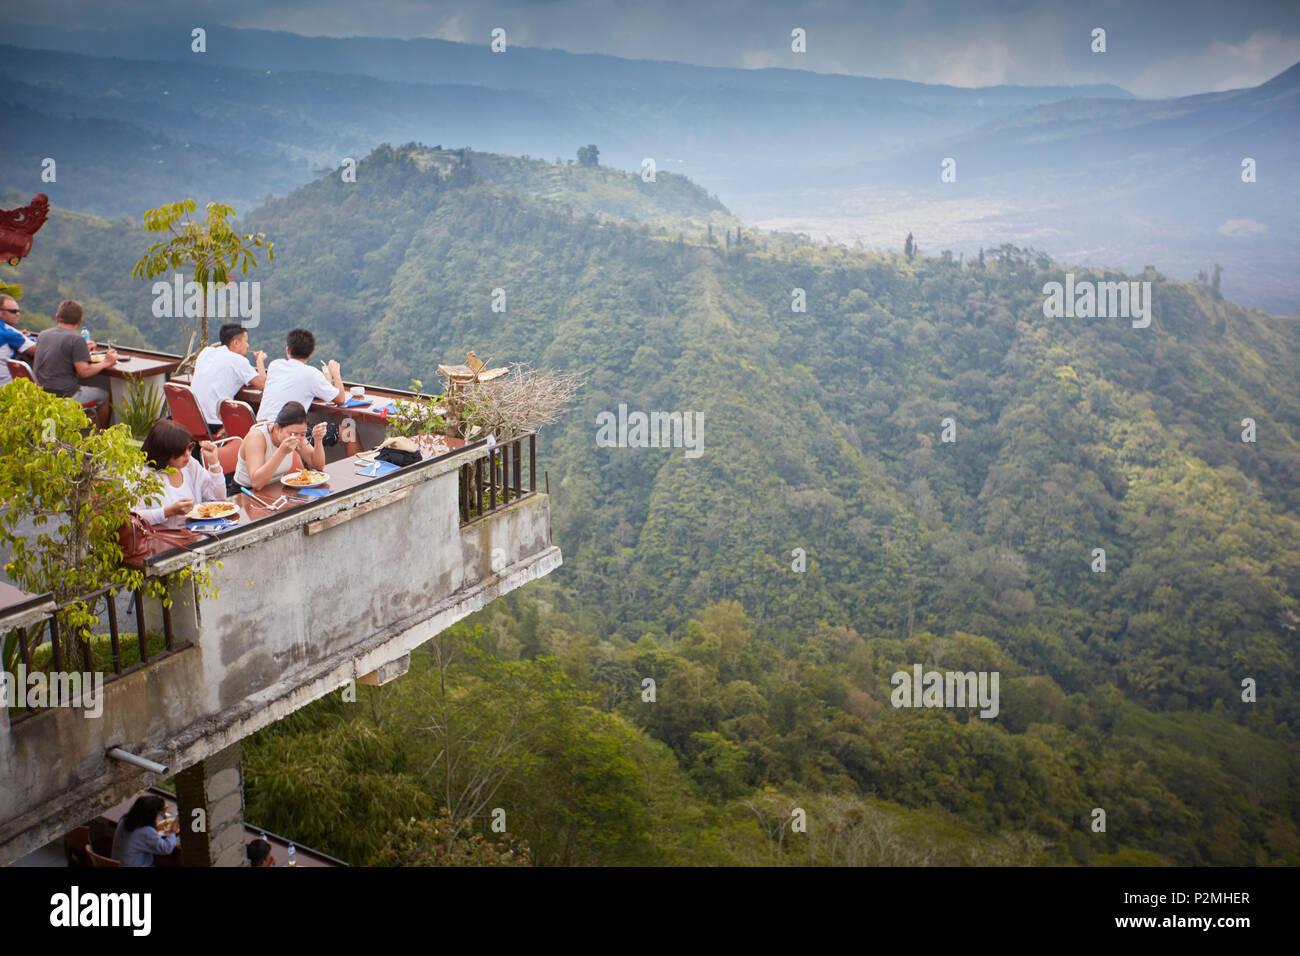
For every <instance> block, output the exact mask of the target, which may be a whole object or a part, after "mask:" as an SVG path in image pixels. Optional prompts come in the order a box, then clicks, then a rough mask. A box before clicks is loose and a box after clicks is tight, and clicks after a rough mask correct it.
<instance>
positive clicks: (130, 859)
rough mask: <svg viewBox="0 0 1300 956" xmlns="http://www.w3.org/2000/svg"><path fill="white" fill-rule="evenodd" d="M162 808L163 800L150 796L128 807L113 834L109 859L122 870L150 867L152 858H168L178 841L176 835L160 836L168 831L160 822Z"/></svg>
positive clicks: (164, 804)
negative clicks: (164, 830) (114, 861)
mask: <svg viewBox="0 0 1300 956" xmlns="http://www.w3.org/2000/svg"><path fill="white" fill-rule="evenodd" d="M166 808H167V804H166V803H165V802H164V801H163V798H162V797H156V796H154V795H153V794H151V793H150V794H145V795H144V796H143V797H140V798H139V799H137V800H136V801H135V803H133V804H131V809H130V810H128V811H127V812H126V816H124V817H122V819H121V820H119V821H118V823H117V830H116V831H115V832H114V833H113V850H112V856H113V859H115V860H117V862H119V863H121V864H122V865H123V866H153V865H154V857H155V856H170V855H171V853H172V851H174V850H175V849H176V847H178V846H180V842H181V838H180V834H179V833H167V834H163V833H161V832H160V830H161V829H171V827H170V826H169V825H168V824H167V823H165V821H164V820H163V813H164V811H165V810H166Z"/></svg>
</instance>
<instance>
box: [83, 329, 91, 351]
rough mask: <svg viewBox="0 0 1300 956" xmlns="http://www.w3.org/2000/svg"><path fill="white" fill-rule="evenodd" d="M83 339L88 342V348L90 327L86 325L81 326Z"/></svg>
mask: <svg viewBox="0 0 1300 956" xmlns="http://www.w3.org/2000/svg"><path fill="white" fill-rule="evenodd" d="M81 341H83V342H85V343H86V347H87V348H89V347H90V329H88V328H86V327H85V326H84V325H83V326H82V327H81Z"/></svg>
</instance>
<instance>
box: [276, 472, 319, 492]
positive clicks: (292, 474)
mask: <svg viewBox="0 0 1300 956" xmlns="http://www.w3.org/2000/svg"><path fill="white" fill-rule="evenodd" d="M308 470H309V471H310V470H312V469H308ZM300 474H302V472H300V471H290V472H286V473H285V475H284V477H282V478H281V479H280V484H282V485H284V487H286V488H291V489H294V490H297V489H299V488H315V487H317V486H318V485H325V484H329V480H330V476H329V475H325V477H324V478H321V479H320V480H319V481H313V482H311V483H309V484H305V485H300V484H296V483H295V484H292V485H291V484H289V483H288V482H286V481H285V480H284V479H285V478H293V477H295V476H297V475H300ZM321 474H322V475H324V474H325V473H324V472H321Z"/></svg>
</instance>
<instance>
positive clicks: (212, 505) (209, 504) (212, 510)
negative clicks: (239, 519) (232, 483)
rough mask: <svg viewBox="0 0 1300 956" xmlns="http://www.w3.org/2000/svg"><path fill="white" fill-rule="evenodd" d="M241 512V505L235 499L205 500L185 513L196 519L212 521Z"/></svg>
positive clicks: (231, 516)
mask: <svg viewBox="0 0 1300 956" xmlns="http://www.w3.org/2000/svg"><path fill="white" fill-rule="evenodd" d="M237 514H239V505H237V504H235V503H234V502H233V501H205V502H204V503H203V504H201V505H195V506H194V507H193V508H191V509H190V510H189V511H188V512H187V513H186V515H185V517H187V518H192V519H194V520H195V521H211V520H212V519H214V518H233V517H234V516H235V515H237Z"/></svg>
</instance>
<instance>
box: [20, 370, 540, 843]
mask: <svg viewBox="0 0 1300 956" xmlns="http://www.w3.org/2000/svg"><path fill="white" fill-rule="evenodd" d="M117 351H118V353H119V355H121V356H123V357H124V359H125V360H124V361H122V362H120V364H119V365H118V367H117V368H114V369H110V370H108V372H107V373H106V374H105V375H103V381H102V383H100V384H103V385H104V386H105V387H108V388H110V389H111V390H112V391H113V394H114V395H115V396H120V395H121V394H122V390H123V388H124V386H125V385H126V383H127V379H126V378H125V376H127V375H136V376H139V377H141V378H143V379H144V380H145V382H146V383H148V382H152V383H153V384H155V385H156V386H158V387H159V388H160V389H161V388H163V387H165V388H166V392H167V400H168V405H169V408H170V411H171V415H172V417H174V418H175V419H176V420H177V421H180V422H181V423H182V424H185V425H186V427H191V426H190V423H189V420H188V419H187V414H188V408H187V405H186V401H187V399H186V394H185V393H186V391H187V389H186V388H185V386H186V385H187V380H186V379H185V378H184V377H180V376H175V375H174V373H175V371H176V369H177V367H178V366H179V364H180V359H179V357H178V356H175V355H167V354H164V353H158V352H150V351H146V350H141V349H127V348H121V347H120V346H119V347H118V348H117ZM16 371H17V373H18V376H21V375H22V372H23V370H22V369H18V370H16ZM448 372H450V375H449V382H450V383H452V384H453V385H454V383H455V381H456V379H457V377H458V376H459V377H461V380H462V381H475V380H480V379H482V378H485V377H486V376H484V375H482V374H481V373H482V372H483V370H482V369H481V368H478V369H473V368H466V367H463V366H453V367H451V368H450V370H445V371H444V374H447V373H448ZM466 376H467V377H466ZM95 378H100V376H96V377H95ZM88 381H90V382H92V383H95V379H90V380H88ZM345 384H347V385H348V386H349V387H351V386H354V385H359V386H360V387H359V388H358V389H354V391H356V392H359V395H358V396H357V397H356V398H355V399H354V400H353V401H354V403H355V404H352V407H341V406H338V405H332V404H328V403H322V402H316V403H315V404H314V405H313V406H312V408H311V409H310V410H309V412H310V421H311V422H312V423H315V422H317V421H324V420H329V419H330V418H335V419H338V418H343V417H348V418H351V419H352V420H353V421H355V422H356V424H357V430H358V438H359V441H360V444H361V446H362V448H363V449H369V450H370V454H366V453H365V452H364V451H363V453H362V455H361V456H359V457H358V456H348V455H346V453H345V452H344V450H343V445H342V444H341V443H340V445H338V446H335V447H333V448H330V449H329V450H328V451H329V454H328V456H327V463H326V466H325V469H324V472H325V476H326V477H325V480H324V482H323V484H320V485H319V486H318V488H319V490H318V491H317V492H316V495H315V496H308V495H306V494H304V493H303V491H304V489H301V488H298V487H291V486H285V485H283V484H281V483H280V482H278V481H273V482H272V483H271V484H269V485H267V486H266V487H263V488H261V489H256V490H255V491H254V492H253V493H249V492H247V491H242V492H240V493H238V494H234V495H232V496H231V497H230V501H231V502H232V503H233V504H234V505H235V506H236V508H237V514H236V515H235V516H233V518H232V519H230V521H229V522H228V526H227V527H225V529H224V530H214V531H206V532H203V533H196V534H194V535H193V539H192V540H191V541H189V542H188V543H187V544H186V545H185V546H184V547H163V548H158V549H155V550H153V551H151V552H150V553H148V554H147V555H145V556H144V557H142V558H141V559H140V560H139V562H138V567H139V568H140V569H141V570H142V571H143V573H144V575H145V578H146V580H148V581H154V582H157V583H158V584H160V585H161V587H162V588H163V589H165V591H166V593H167V594H168V595H169V596H170V606H164V605H165V602H163V601H162V600H161V599H158V598H150V597H149V596H148V595H147V594H146V593H145V592H144V591H140V592H137V593H135V594H114V593H111V592H107V591H105V592H103V593H99V594H93V595H86V596H85V597H88V598H90V599H92V600H93V602H94V610H95V613H96V614H97V615H98V617H99V621H100V623H99V625H98V626H97V627H95V628H93V629H92V630H93V631H94V633H91V634H87V633H85V632H79V633H64V632H63V629H61V628H60V626H59V620H60V616H59V611H60V608H59V607H58V606H57V605H56V602H55V601H54V599H53V598H52V596H51V595H49V594H29V593H25V592H23V591H21V590H19V589H18V588H16V587H14V586H13V585H12V584H11V583H4V582H2V581H0V636H4V637H8V638H10V639H16V640H17V641H18V642H19V653H18V658H19V662H20V665H21V667H22V668H23V671H24V673H26V674H28V675H30V674H32V673H34V672H45V673H47V674H54V675H57V674H65V675H66V674H69V673H77V674H86V675H91V677H90V684H89V685H88V686H87V687H82V688H80V692H81V699H80V703H82V704H87V703H93V704H94V706H93V708H92V707H88V706H76V705H75V704H76V703H78V702H77V701H74V706H51V704H52V703H54V702H52V701H50V700H45V701H41V700H37V701H35V702H33V701H31V700H26V701H24V702H23V704H25V705H26V706H24V705H17V706H6V707H0V767H3V772H2V773H0V864H8V863H12V862H13V861H15V860H17V859H19V858H21V857H23V856H24V855H26V854H29V853H31V852H32V851H34V850H36V849H37V848H40V847H42V846H45V845H47V844H50V843H52V842H54V841H58V840H61V839H62V838H63V837H64V836H65V834H68V833H69V832H72V831H76V829H77V828H79V827H82V826H83V825H85V824H87V823H88V822H90V821H93V820H95V819H96V818H99V817H104V816H105V815H107V816H108V817H111V816H112V815H113V814H114V813H116V814H118V815H119V816H120V814H121V812H122V810H123V804H124V801H127V800H128V799H129V798H130V797H132V795H134V794H136V793H138V792H140V791H143V790H146V789H147V788H149V787H152V786H154V785H155V784H157V783H158V782H160V781H162V780H165V779H167V778H169V777H174V778H175V781H176V791H177V793H176V796H175V798H174V802H175V804H176V809H177V812H178V813H179V816H180V818H181V819H182V820H189V819H192V818H193V817H194V813H193V811H195V810H200V809H201V810H203V811H204V814H203V815H202V816H203V817H205V818H206V821H207V826H206V830H205V831H204V832H203V833H202V834H201V835H199V836H197V837H194V836H192V835H190V834H188V833H187V835H186V836H185V838H184V839H183V840H182V851H183V856H184V863H185V865H243V863H244V849H243V847H244V843H245V842H246V841H247V839H251V837H250V836H249V834H248V833H247V832H246V829H245V821H244V819H243V794H242V769H241V763H240V741H241V740H242V739H243V738H245V737H247V736H249V735H250V734H252V733H254V732H255V731H257V730H259V729H261V728H263V727H266V726H268V725H269V724H271V723H274V722H275V721H277V720H279V719H280V718H282V717H284V716H285V715H287V714H289V713H291V712H293V711H295V710H297V709H298V708H300V707H303V706H304V705H306V704H308V703H310V702H312V701H314V700H317V699H319V698H321V697H323V696H325V695H327V694H330V693H335V692H339V691H340V690H342V689H344V688H347V687H349V686H350V685H352V684H353V683H354V682H355V683H357V684H370V685H378V684H383V683H386V682H388V681H390V680H393V679H394V678H396V677H399V676H401V675H402V674H404V673H405V672H406V671H407V668H408V665H409V661H410V654H411V651H412V650H413V649H414V648H416V647H418V646H419V645H421V644H423V643H424V642H426V641H428V640H430V639H431V638H433V637H434V636H435V635H437V634H438V633H439V632H441V631H442V630H444V629H445V628H447V627H448V626H450V625H451V624H453V623H455V622H456V621H458V620H460V619H462V618H464V617H465V616H467V615H469V614H471V613H473V612H474V611H476V610H478V609H479V608H482V607H483V606H485V605H486V604H488V603H489V602H491V601H493V600H495V599H496V598H497V597H499V596H501V595H504V594H506V593H508V592H509V591H512V590H514V589H515V588H518V587H520V586H522V585H524V584H526V583H528V582H529V581H532V580H534V579H536V578H539V577H541V576H543V575H546V574H548V573H550V572H551V571H552V570H554V569H555V568H557V567H559V565H560V563H561V554H560V549H559V548H558V547H556V546H554V545H553V544H552V543H551V534H550V501H549V497H548V495H547V494H546V492H545V485H546V482H545V477H544V476H539V473H538V471H537V435H536V434H535V433H533V432H526V433H523V434H519V435H515V436H513V437H511V438H509V439H508V440H503V441H497V440H496V438H495V436H491V435H484V436H480V437H476V438H475V440H472V441H465V440H463V439H462V438H458V437H455V436H454V435H452V436H449V435H446V434H439V435H424V436H420V437H419V439H418V441H417V443H416V444H417V446H418V449H419V455H420V458H419V460H418V461H416V462H415V463H413V464H409V465H406V466H405V467H381V466H380V465H377V464H376V462H375V460H374V454H373V450H374V449H375V448H376V446H377V445H378V444H379V443H380V442H382V441H383V439H384V437H385V434H386V432H387V430H388V429H387V423H388V421H389V416H390V415H391V409H393V408H394V407H395V406H396V403H399V402H406V401H414V400H427V399H428V396H419V395H416V394H414V393H410V392H402V391H397V390H391V389H379V388H374V387H371V386H367V385H361V384H360V383H351V382H348V383H345ZM178 386H179V388H178ZM236 398H237V400H238V401H242V402H244V403H246V406H247V407H248V408H256V405H257V401H258V400H259V399H260V396H259V395H257V394H255V393H249V392H248V391H247V390H246V391H245V392H243V393H240V394H239V395H238V396H236ZM190 400H192V397H191V399H190ZM223 410H224V409H223ZM231 411H233V412H234V413H240V412H242V411H243V410H241V409H238V408H232V409H231ZM223 418H224V416H223ZM195 427H196V428H197V427H205V426H203V424H202V422H201V421H200V422H198V424H197V425H196V426H195ZM239 428H240V424H239V418H238V415H236V417H235V418H234V419H233V425H232V426H231V427H230V428H229V429H228V431H229V432H237V431H238V429H239ZM228 437H231V438H232V439H233V441H232V442H230V443H229V444H234V442H236V441H238V436H237V435H229V436H228ZM228 454H229V453H228V452H224V451H223V456H222V457H223V462H225V461H228V460H229V459H228ZM227 470H231V469H230V468H227ZM539 477H540V479H541V480H540V481H539ZM539 486H540V487H539ZM320 492H324V493H323V494H321V493H320ZM193 568H203V569H205V570H206V571H207V572H208V573H209V574H210V575H211V579H212V584H213V585H214V586H215V593H214V594H211V593H210V594H208V595H207V596H205V595H204V593H203V592H202V591H201V589H199V588H196V586H195V585H194V584H193V583H192V582H191V581H188V580H185V579H184V578H185V575H184V574H183V572H184V571H185V570H186V569H193ZM94 680H100V681H101V682H102V683H101V688H100V690H99V692H98V693H97V694H94V693H93V690H92V689H91V688H93V682H94ZM65 684H66V681H65ZM65 689H66V687H65ZM89 696H94V697H96V698H97V699H96V700H94V701H89V700H88V698H89ZM92 715H93V716H92ZM289 837H290V838H291V837H292V835H291V834H290V835H289ZM325 859H328V858H325ZM334 862H337V861H334ZM320 865H331V864H328V863H323V864H320Z"/></svg>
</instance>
